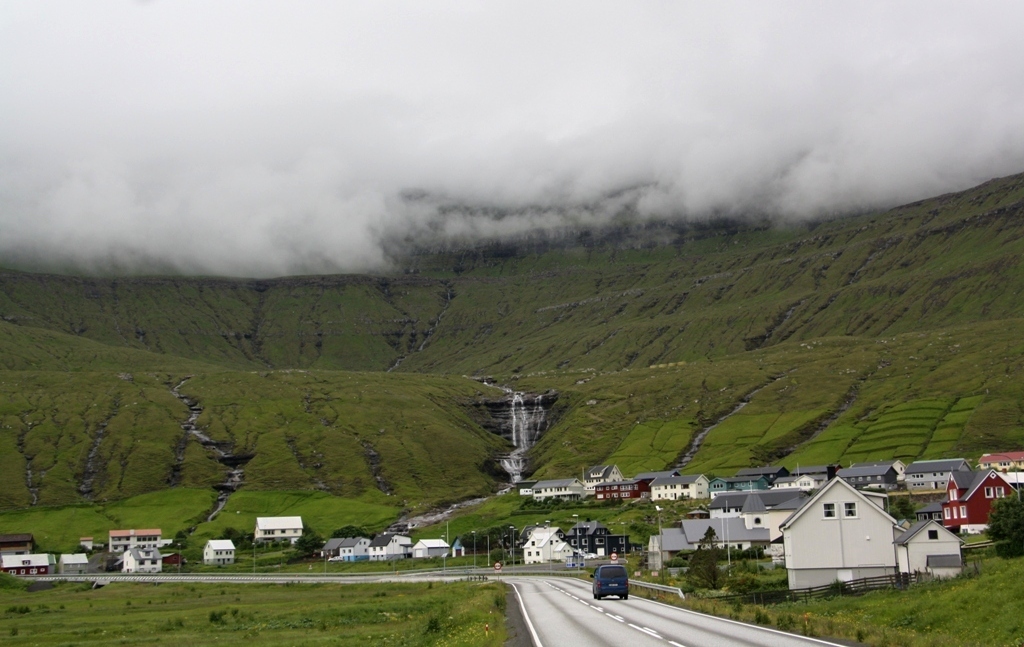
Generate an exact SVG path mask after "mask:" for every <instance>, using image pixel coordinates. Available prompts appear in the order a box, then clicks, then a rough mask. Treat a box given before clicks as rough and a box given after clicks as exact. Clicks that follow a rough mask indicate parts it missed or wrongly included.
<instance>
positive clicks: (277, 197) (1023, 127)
mask: <svg viewBox="0 0 1024 647" xmlns="http://www.w3.org/2000/svg"><path fill="white" fill-rule="evenodd" d="M1021 25H1024V3H1020V2H1016V1H1015V2H998V1H993V2H985V3H965V2H941V1H939V2H934V1H929V2H896V3H893V2H855V3H854V2H841V3H840V2H817V1H815V2H785V3H775V2H744V3H733V2H713V3H708V2H700V3H697V2H642V1H635V2H600V1H595V0H586V1H580V2H575V1H573V2H569V1H565V2H558V1H554V2H553V1H550V0H549V1H544V2H530V1H523V0H516V1H513V2H501V1H487V2H446V1H442V0H431V1H429V2H423V1H422V0H420V1H416V2H386V1H385V2H381V1H367V2H358V1H344V2H336V1H325V2H311V1H307V0H288V1H284V0H280V1H277V2H266V1H259V0H246V1H245V2H236V1H231V0H218V1H217V2H209V1H191V0H174V1H163V0H155V1H146V2H139V1H128V0H91V1H90V2H81V1H79V0H65V1H55V0H33V1H32V2H22V1H20V0H0V265H5V266H15V267H19V266H20V267H33V268H36V267H52V268H65V269H67V268H70V269H72V270H75V271H83V272H100V273H110V272H114V273H119V272H124V273H185V274H207V275H229V276H259V277H266V276H280V275H290V274H307V273H321V272H362V271H384V270H387V268H388V267H389V259H388V255H387V253H386V251H385V250H386V249H387V248H388V243H389V241H392V242H393V241H395V240H405V241H409V242H410V243H412V244H425V243H426V242H428V241H432V240H451V239H454V240H471V239H474V238H475V237H492V236H516V235H519V234H522V233H524V232H528V231H532V230H534V229H538V228H540V229H551V228H559V227H566V226H571V227H580V226H587V225H600V224H601V223H604V222H607V221H608V219H610V218H613V217H615V216H616V215H617V214H621V213H622V212H623V210H629V212H630V213H632V214H634V215H635V217H637V218H641V219H666V218H667V219H682V220H687V219H697V220H700V219H707V218H709V217H720V216H727V217H736V218H743V217H758V218H761V217H765V216H767V217H771V218H773V219H775V220H777V221H780V222H786V221H793V220H800V219H806V218H818V217H833V216H837V215H838V216H841V215H843V214H850V213H860V212H863V211H865V210H868V209H876V208H884V207H889V206H895V205H897V204H900V203H903V202H908V201H911V200H916V199H920V198H923V197H927V196H930V195H936V194H939V193H943V192H947V191H953V190H960V189H964V188H968V187H970V186H973V185H975V184H978V183H980V182H982V181H984V180H987V179H990V178H992V177H998V176H1004V175H1009V174H1013V173H1019V172H1022V171H1024V38H1021V37H1020V27H1021Z"/></svg>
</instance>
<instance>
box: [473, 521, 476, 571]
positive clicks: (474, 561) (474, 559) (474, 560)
mask: <svg viewBox="0 0 1024 647" xmlns="http://www.w3.org/2000/svg"><path fill="white" fill-rule="evenodd" d="M473 568H474V569H476V531H475V530H474V531H473Z"/></svg>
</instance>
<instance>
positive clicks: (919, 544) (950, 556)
mask: <svg viewBox="0 0 1024 647" xmlns="http://www.w3.org/2000/svg"><path fill="white" fill-rule="evenodd" d="M893 543H894V544H895V545H896V562H897V565H898V566H899V569H900V572H901V573H927V574H928V575H931V576H932V577H933V578H946V577H956V576H957V575H959V574H960V572H961V571H962V570H963V559H962V557H961V552H960V548H961V547H962V546H963V544H964V541H963V540H962V539H960V538H959V537H957V536H956V535H954V534H953V533H951V532H950V531H949V530H947V529H946V528H944V527H943V526H942V524H941V523H939V522H938V521H935V520H934V519H928V520H927V521H918V522H917V523H915V524H914V525H913V526H911V527H910V528H909V529H908V530H907V531H906V532H904V533H903V534H901V535H900V536H899V537H897V538H896V540H895V541H894V542H893Z"/></svg>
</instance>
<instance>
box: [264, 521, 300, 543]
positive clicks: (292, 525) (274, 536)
mask: <svg viewBox="0 0 1024 647" xmlns="http://www.w3.org/2000/svg"><path fill="white" fill-rule="evenodd" d="M302 529H303V525H302V517H256V529H255V531H254V532H253V541H258V542H267V541H288V542H291V543H293V544H294V543H295V542H296V541H298V540H299V537H301V536H302Z"/></svg>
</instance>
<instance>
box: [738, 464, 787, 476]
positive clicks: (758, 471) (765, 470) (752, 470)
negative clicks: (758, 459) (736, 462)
mask: <svg viewBox="0 0 1024 647" xmlns="http://www.w3.org/2000/svg"><path fill="white" fill-rule="evenodd" d="M779 474H782V475H783V476H785V475H787V474H789V470H787V469H786V468H785V467H782V466H781V465H767V466H765V467H744V468H743V469H741V470H740V471H738V472H736V476H777V475H779Z"/></svg>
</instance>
